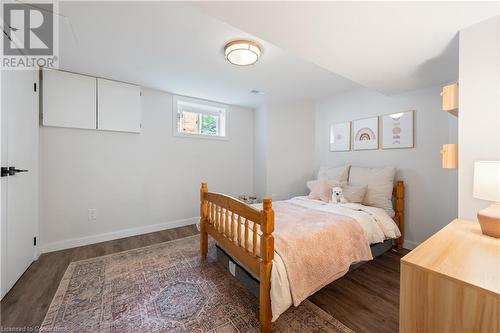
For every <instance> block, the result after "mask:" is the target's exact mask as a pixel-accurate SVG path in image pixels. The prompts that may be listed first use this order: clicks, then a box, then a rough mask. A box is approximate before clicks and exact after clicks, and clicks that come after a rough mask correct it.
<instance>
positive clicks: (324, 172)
mask: <svg viewBox="0 0 500 333" xmlns="http://www.w3.org/2000/svg"><path fill="white" fill-rule="evenodd" d="M350 167H351V166H350V165H349V164H347V165H343V166H339V167H330V166H321V167H320V168H319V171H318V179H321V180H325V179H326V180H331V181H334V182H337V183H340V184H346V183H347V178H348V177H349V168H350Z"/></svg>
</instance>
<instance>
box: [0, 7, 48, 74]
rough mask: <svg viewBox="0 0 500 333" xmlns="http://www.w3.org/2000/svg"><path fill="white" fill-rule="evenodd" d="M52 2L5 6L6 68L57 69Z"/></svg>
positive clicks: (3, 65) (4, 52)
mask: <svg viewBox="0 0 500 333" xmlns="http://www.w3.org/2000/svg"><path fill="white" fill-rule="evenodd" d="M55 21H57V20H54V4H52V3H36V2H35V3H18V2H17V3H4V4H3V27H2V29H3V59H2V67H3V68H6V67H7V68H22V67H24V68H33V67H55V66H54V64H55V62H56V60H57V57H56V53H55V52H54V51H55V43H54V40H55V38H54V37H55V32H56V29H55V28H56V24H57V22H55Z"/></svg>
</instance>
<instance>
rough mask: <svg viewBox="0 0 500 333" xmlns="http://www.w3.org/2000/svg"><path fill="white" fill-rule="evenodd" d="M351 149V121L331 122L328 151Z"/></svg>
mask: <svg viewBox="0 0 500 333" xmlns="http://www.w3.org/2000/svg"><path fill="white" fill-rule="evenodd" d="M349 150H351V122H350V121H347V122H343V123H337V124H332V125H331V126H330V151H349Z"/></svg>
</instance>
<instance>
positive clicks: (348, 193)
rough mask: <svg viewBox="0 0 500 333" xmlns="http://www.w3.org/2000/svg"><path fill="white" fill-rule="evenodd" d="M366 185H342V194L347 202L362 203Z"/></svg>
mask: <svg viewBox="0 0 500 333" xmlns="http://www.w3.org/2000/svg"><path fill="white" fill-rule="evenodd" d="M366 190H367V187H366V186H354V185H345V186H342V194H343V195H344V197H345V198H346V200H347V201H348V202H354V203H362V202H363V199H364V198H365V195H366Z"/></svg>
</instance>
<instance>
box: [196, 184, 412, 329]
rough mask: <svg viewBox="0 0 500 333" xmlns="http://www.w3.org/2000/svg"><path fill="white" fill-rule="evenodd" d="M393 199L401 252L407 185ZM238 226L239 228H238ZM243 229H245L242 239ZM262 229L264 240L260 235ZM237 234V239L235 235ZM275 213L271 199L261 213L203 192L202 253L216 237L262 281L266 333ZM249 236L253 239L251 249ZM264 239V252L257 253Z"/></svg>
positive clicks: (399, 186)
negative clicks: (257, 245)
mask: <svg viewBox="0 0 500 333" xmlns="http://www.w3.org/2000/svg"><path fill="white" fill-rule="evenodd" d="M393 196H394V198H395V200H394V210H395V216H394V220H395V221H396V224H397V225H398V227H399V230H400V231H401V237H400V238H398V239H397V240H395V244H394V247H395V248H396V249H401V248H402V246H403V239H404V183H403V181H398V182H397V183H396V186H395V187H394V191H393ZM235 225H236V228H235ZM242 228H244V229H245V230H244V233H243V238H244V239H242ZM259 229H260V236H257V235H258V234H259ZM235 231H236V235H235V234H234V233H235ZM273 231H274V211H273V208H272V201H271V199H270V198H265V199H264V201H263V209H262V210H258V209H256V208H254V207H252V206H249V205H247V204H245V203H243V202H241V201H239V200H237V199H234V198H232V197H230V196H227V195H224V194H220V193H212V192H208V186H207V183H202V184H201V190H200V250H201V257H202V259H203V260H206V258H207V252H208V235H210V236H212V238H214V239H215V241H217V242H218V243H219V244H220V245H221V246H222V247H223V248H224V249H225V250H226V251H228V252H229V254H230V255H231V256H232V257H234V258H235V259H237V260H239V261H240V262H241V263H242V264H243V265H244V266H245V267H246V268H247V269H249V270H250V271H251V272H252V273H253V274H254V275H255V276H258V277H259V281H260V292H259V317H260V323H261V330H262V332H271V318H272V315H271V297H270V290H271V268H272V261H273V257H274V237H273ZM249 234H251V235H252V238H253V239H252V242H251V244H252V245H251V246H250V242H249V239H248V238H249ZM257 237H260V251H257V248H256V244H257Z"/></svg>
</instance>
